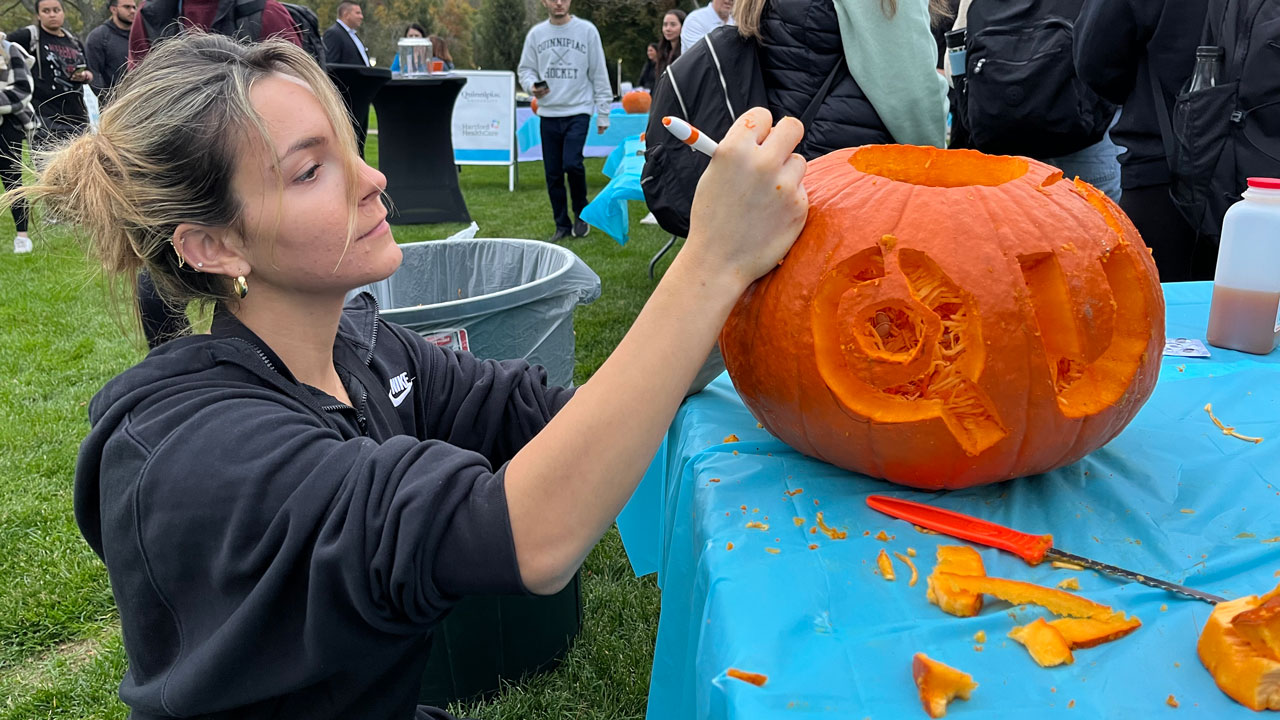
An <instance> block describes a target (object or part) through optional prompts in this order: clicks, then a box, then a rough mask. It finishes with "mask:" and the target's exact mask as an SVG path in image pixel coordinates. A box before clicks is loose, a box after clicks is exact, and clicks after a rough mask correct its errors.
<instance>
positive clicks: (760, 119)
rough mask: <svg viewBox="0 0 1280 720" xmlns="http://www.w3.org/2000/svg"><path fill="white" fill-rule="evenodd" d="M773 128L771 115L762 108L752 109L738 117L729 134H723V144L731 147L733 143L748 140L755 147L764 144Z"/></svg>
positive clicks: (730, 127)
mask: <svg viewBox="0 0 1280 720" xmlns="http://www.w3.org/2000/svg"><path fill="white" fill-rule="evenodd" d="M772 128H773V115H772V114H770V112H769V111H768V110H767V109H765V108H762V107H754V108H751V109H750V110H748V111H746V112H744V113H742V115H740V116H738V119H737V120H736V121H734V123H733V125H730V126H729V132H727V133H725V134H724V143H726V144H728V145H729V146H730V147H732V146H733V145H734V144H735V143H739V142H745V141H747V140H748V139H750V141H751V142H753V143H755V144H756V145H759V144H761V143H762V142H764V140H765V138H767V137H768V136H769V132H770V130H771V129H772Z"/></svg>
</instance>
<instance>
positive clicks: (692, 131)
mask: <svg viewBox="0 0 1280 720" xmlns="http://www.w3.org/2000/svg"><path fill="white" fill-rule="evenodd" d="M662 124H663V125H664V126H666V128H667V130H668V131H670V132H671V134H672V135H674V136H675V138H676V139H677V140H679V141H681V142H683V143H684V144H685V145H688V146H689V147H691V148H693V149H694V150H697V151H698V152H700V153H702V154H703V155H706V156H707V157H711V156H712V154H713V153H715V151H716V147H717V145H716V141H715V140H712V139H711V138H709V137H707V136H706V135H703V134H702V133H701V132H698V128H696V127H694V126H692V125H690V124H689V123H687V122H685V121H684V120H681V119H680V118H678V117H673V116H671V115H667V116H666V117H664V118H662Z"/></svg>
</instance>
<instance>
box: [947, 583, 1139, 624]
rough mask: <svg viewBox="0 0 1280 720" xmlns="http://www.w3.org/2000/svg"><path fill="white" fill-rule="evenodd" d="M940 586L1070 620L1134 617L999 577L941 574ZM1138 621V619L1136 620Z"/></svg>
mask: <svg viewBox="0 0 1280 720" xmlns="http://www.w3.org/2000/svg"><path fill="white" fill-rule="evenodd" d="M937 576H938V577H937V583H938V587H941V588H945V589H946V590H947V591H948V592H955V591H956V590H964V591H967V592H974V593H982V594H985V595H994V596H995V597H998V598H1000V599H1001V600H1004V601H1005V602H1007V603H1009V604H1011V605H1039V606H1040V607H1042V608H1045V609H1046V610H1048V611H1049V612H1051V613H1053V614H1054V615H1065V616H1067V617H1077V618H1092V619H1094V620H1101V621H1103V622H1108V623H1127V622H1129V621H1130V618H1128V617H1126V616H1125V614H1124V613H1121V612H1116V611H1115V610H1113V609H1111V608H1110V607H1108V606H1107V605H1102V604H1099V603H1096V602H1094V601H1092V600H1089V599H1088V598H1082V597H1080V596H1079V595H1072V594H1071V593H1069V592H1063V591H1062V590H1055V589H1053V588H1047V587H1044V586H1041V585H1034V584H1032V583H1027V582H1022V581H1021V580H1008V579H1006V578H998V577H970V576H965V575H951V574H949V573H937ZM1134 619H1135V620H1136V618H1134Z"/></svg>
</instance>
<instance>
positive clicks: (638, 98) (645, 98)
mask: <svg viewBox="0 0 1280 720" xmlns="http://www.w3.org/2000/svg"><path fill="white" fill-rule="evenodd" d="M651 101H652V98H651V97H650V96H649V93H647V92H645V91H643V90H632V91H631V92H629V93H627V94H626V95H623V96H622V109H623V110H625V111H627V113H628V114H630V115H643V114H644V113H647V112H649V103H650V102H651Z"/></svg>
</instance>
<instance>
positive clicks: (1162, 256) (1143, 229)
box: [1120, 185, 1218, 282]
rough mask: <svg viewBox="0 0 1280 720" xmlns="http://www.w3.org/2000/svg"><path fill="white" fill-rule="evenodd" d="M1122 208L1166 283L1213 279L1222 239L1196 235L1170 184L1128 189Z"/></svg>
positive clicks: (1123, 197) (1122, 196) (1123, 198)
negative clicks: (1145, 244)
mask: <svg viewBox="0 0 1280 720" xmlns="http://www.w3.org/2000/svg"><path fill="white" fill-rule="evenodd" d="M1120 207H1121V209H1123V210H1124V212H1125V214H1126V215H1128V216H1129V219H1130V220H1132V221H1133V224H1134V226H1135V227H1137V228H1138V232H1139V233H1141V234H1142V239H1143V240H1144V241H1145V242H1146V243H1147V247H1149V248H1151V254H1152V256H1153V257H1154V258H1155V260H1156V268H1158V269H1159V270H1160V280H1161V281H1162V282H1184V281H1187V280H1212V279H1213V273H1214V270H1215V269H1216V268H1217V264H1218V240H1217V238H1212V237H1207V236H1203V235H1200V234H1198V233H1196V230H1195V228H1193V227H1191V225H1190V223H1188V222H1187V221H1186V218H1184V217H1182V214H1181V213H1179V212H1178V208H1177V207H1175V206H1174V204H1173V199H1172V198H1170V197H1169V186H1168V185H1148V186H1147V187H1139V188H1125V189H1124V193H1123V194H1121V195H1120Z"/></svg>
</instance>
